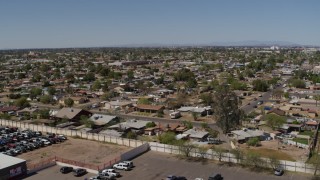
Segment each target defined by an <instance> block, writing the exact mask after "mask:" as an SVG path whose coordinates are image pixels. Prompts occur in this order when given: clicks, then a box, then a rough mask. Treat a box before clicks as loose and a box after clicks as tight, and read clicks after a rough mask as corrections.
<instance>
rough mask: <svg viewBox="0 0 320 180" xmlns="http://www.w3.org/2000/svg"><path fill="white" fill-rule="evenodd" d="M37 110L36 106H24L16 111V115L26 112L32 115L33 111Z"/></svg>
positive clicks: (22, 114)
mask: <svg viewBox="0 0 320 180" xmlns="http://www.w3.org/2000/svg"><path fill="white" fill-rule="evenodd" d="M38 111H39V109H38V108H31V107H26V108H24V109H21V110H19V111H17V116H24V115H26V114H29V115H32V114H33V113H36V112H38Z"/></svg>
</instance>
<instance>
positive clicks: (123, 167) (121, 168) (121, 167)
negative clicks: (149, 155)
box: [113, 163, 130, 171]
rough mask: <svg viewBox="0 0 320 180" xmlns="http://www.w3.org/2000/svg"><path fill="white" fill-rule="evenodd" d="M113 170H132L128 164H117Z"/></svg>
mask: <svg viewBox="0 0 320 180" xmlns="http://www.w3.org/2000/svg"><path fill="white" fill-rule="evenodd" d="M113 168H115V169H120V170H125V171H128V170H130V167H129V166H128V165H127V164H125V163H118V164H115V165H113Z"/></svg>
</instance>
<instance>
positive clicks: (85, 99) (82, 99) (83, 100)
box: [59, 97, 89, 105]
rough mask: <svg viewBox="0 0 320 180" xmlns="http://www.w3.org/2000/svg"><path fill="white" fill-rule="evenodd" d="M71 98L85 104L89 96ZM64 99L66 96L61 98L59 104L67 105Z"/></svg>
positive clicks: (76, 102) (77, 102)
mask: <svg viewBox="0 0 320 180" xmlns="http://www.w3.org/2000/svg"><path fill="white" fill-rule="evenodd" d="M70 98H71V99H72V100H73V102H74V104H84V103H86V102H88V101H89V100H88V98H84V97H70ZM64 100H65V98H63V99H60V100H59V104H62V105H65V104H64Z"/></svg>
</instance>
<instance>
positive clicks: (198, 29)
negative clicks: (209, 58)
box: [0, 0, 320, 49]
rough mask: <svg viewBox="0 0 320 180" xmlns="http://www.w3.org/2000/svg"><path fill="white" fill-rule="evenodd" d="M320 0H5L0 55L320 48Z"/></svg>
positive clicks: (1, 3)
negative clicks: (230, 46) (281, 44)
mask: <svg viewBox="0 0 320 180" xmlns="http://www.w3.org/2000/svg"><path fill="white" fill-rule="evenodd" d="M319 18H320V1H319V0H50V1H49V0H47V1H46V0H28V1H25V0H3V1H0V49H11V48H13V49H19V48H64V47H103V46H122V45H129V46H130V45H153V44H165V45H170V44H175V45H177V44H181V45H184V44H192V45H197V44H210V43H217V42H239V41H287V42H293V43H298V44H302V45H318V46H319V45H320V20H319Z"/></svg>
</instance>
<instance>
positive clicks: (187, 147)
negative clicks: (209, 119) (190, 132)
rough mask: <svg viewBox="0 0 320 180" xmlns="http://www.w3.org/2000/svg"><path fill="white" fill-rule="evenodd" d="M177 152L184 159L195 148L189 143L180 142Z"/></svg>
mask: <svg viewBox="0 0 320 180" xmlns="http://www.w3.org/2000/svg"><path fill="white" fill-rule="evenodd" d="M178 146H179V150H180V152H181V153H182V155H183V156H185V157H187V158H188V157H190V156H191V153H192V151H193V150H195V149H196V146H195V145H194V144H192V143H190V142H180V143H179V145H178Z"/></svg>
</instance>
